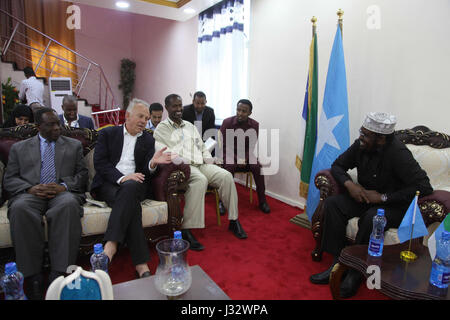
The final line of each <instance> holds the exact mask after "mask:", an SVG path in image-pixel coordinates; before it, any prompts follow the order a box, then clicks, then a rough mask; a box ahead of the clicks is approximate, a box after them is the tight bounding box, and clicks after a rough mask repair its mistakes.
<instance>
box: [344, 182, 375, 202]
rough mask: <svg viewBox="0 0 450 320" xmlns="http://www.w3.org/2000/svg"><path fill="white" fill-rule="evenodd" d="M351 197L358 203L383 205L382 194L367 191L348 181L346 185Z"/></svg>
mask: <svg viewBox="0 0 450 320" xmlns="http://www.w3.org/2000/svg"><path fill="white" fill-rule="evenodd" d="M344 185H345V187H346V188H347V190H348V192H349V193H350V196H351V197H352V198H353V199H355V200H356V201H357V202H366V203H367V204H369V203H381V202H382V201H381V193H379V192H378V191H376V190H366V189H364V188H363V187H362V186H361V185H359V184H356V183H354V182H353V181H351V180H348V181H346V182H345V183H344Z"/></svg>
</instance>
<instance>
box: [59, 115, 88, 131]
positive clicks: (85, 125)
mask: <svg viewBox="0 0 450 320" xmlns="http://www.w3.org/2000/svg"><path fill="white" fill-rule="evenodd" d="M59 121H61V124H62V125H64V114H60V115H59ZM78 124H79V125H80V128H88V129H92V130H94V122H93V121H92V119H91V118H89V117H86V116H83V115H81V114H78Z"/></svg>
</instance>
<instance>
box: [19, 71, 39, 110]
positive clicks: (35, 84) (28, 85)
mask: <svg viewBox="0 0 450 320" xmlns="http://www.w3.org/2000/svg"><path fill="white" fill-rule="evenodd" d="M23 73H24V74H25V77H26V78H27V79H26V80H23V81H22V83H21V84H20V89H19V99H20V100H25V98H26V100H27V101H26V104H28V105H29V106H30V108H31V109H32V110H33V112H35V111H36V108H40V107H43V106H44V85H43V84H42V82H41V81H39V80H38V79H36V74H35V73H34V71H33V68H31V67H25V68H24V69H23Z"/></svg>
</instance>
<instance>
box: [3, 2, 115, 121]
mask: <svg viewBox="0 0 450 320" xmlns="http://www.w3.org/2000/svg"><path fill="white" fill-rule="evenodd" d="M0 14H1V15H6V16H8V17H9V18H11V19H12V20H13V23H14V24H15V25H14V27H13V28H12V31H11V30H10V31H11V35H10V36H9V37H8V38H6V37H1V42H2V45H1V56H2V58H5V57H6V54H10V55H13V56H14V58H15V59H16V61H19V60H21V61H24V62H26V64H29V65H32V66H33V69H34V72H35V73H36V75H37V76H38V77H45V78H47V75H48V77H70V78H72V91H73V94H74V95H76V96H77V97H78V98H82V99H86V100H87V101H88V102H89V104H91V105H97V106H98V107H99V109H100V110H101V111H99V112H93V113H92V117H93V118H94V122H95V124H96V126H97V127H98V126H99V118H98V116H99V115H100V114H103V115H104V116H105V118H106V119H107V120H108V121H111V122H110V123H111V124H114V125H118V124H119V111H120V107H119V106H118V104H117V103H116V99H115V98H114V94H113V92H112V90H111V86H110V84H109V82H108V79H107V78H106V76H105V73H104V71H103V69H102V67H101V66H100V65H99V64H98V63H96V62H94V61H92V60H91V59H89V58H87V57H85V56H83V55H82V54H80V53H78V52H76V51H74V50H72V49H70V48H68V47H67V46H65V45H63V44H61V43H60V42H58V41H56V40H55V39H53V38H51V37H50V36H48V35H46V34H44V33H42V32H40V31H39V30H37V29H35V28H33V27H32V26H30V25H28V24H26V23H25V22H24V21H22V20H20V19H18V18H16V17H14V16H13V15H11V14H9V13H8V12H6V11H4V10H2V9H0ZM21 26H22V27H23V30H25V32H21V31H20V30H19V29H22V28H19V27H21ZM33 33H34V34H33ZM31 34H33V35H39V36H41V37H42V39H43V43H44V45H42V44H41V43H37V42H36V41H34V40H33V38H32V37H30V36H29V35H31ZM11 44H14V45H15V47H16V50H14V49H13V48H12V46H11ZM17 48H24V49H25V50H26V54H24V51H25V50H17ZM64 55H73V56H74V57H75V59H74V60H75V61H71V60H69V59H67V58H65V57H64ZM35 61H37V63H35ZM47 79H48V78H47ZM81 94H83V96H82V95H81Z"/></svg>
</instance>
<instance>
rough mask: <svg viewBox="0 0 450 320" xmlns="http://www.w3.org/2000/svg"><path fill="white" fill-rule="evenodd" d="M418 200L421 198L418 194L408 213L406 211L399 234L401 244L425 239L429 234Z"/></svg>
mask: <svg viewBox="0 0 450 320" xmlns="http://www.w3.org/2000/svg"><path fill="white" fill-rule="evenodd" d="M418 199H419V196H418V195H417V194H416V196H415V197H414V199H413V201H412V202H411V204H410V206H409V208H408V211H406V213H405V216H404V217H403V220H402V223H401V224H400V227H398V231H397V233H398V239H399V240H400V243H403V242H405V241H407V240H411V239H415V238H419V237H423V236H426V235H427V234H428V230H427V227H426V225H425V222H424V221H423V218H422V213H421V212H420V209H419V206H418V205H417V200H418Z"/></svg>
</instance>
